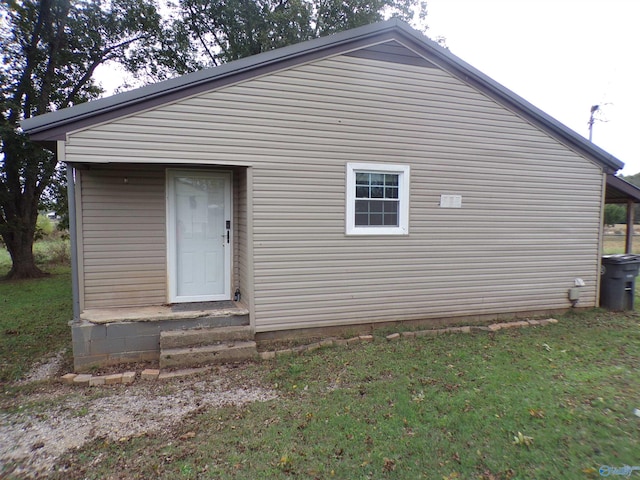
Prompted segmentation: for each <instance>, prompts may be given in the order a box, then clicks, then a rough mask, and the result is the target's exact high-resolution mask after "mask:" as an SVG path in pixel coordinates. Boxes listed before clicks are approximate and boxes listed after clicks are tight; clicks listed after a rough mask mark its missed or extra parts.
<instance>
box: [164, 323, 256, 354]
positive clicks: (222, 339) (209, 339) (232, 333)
mask: <svg viewBox="0 0 640 480" xmlns="http://www.w3.org/2000/svg"><path fill="white" fill-rule="evenodd" d="M253 338H254V334H253V330H252V329H251V327H250V326H239V327H213V328H192V329H189V330H167V331H164V332H160V351H161V352H162V351H163V350H166V349H170V348H189V347H202V346H205V345H217V344H220V343H226V342H246V341H251V340H253Z"/></svg>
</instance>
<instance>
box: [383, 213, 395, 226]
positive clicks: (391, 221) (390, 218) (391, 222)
mask: <svg viewBox="0 0 640 480" xmlns="http://www.w3.org/2000/svg"><path fill="white" fill-rule="evenodd" d="M384 225H385V226H388V227H397V226H398V215H396V214H395V213H385V214H384Z"/></svg>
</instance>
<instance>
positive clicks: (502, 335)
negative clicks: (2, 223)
mask: <svg viewBox="0 0 640 480" xmlns="http://www.w3.org/2000/svg"><path fill="white" fill-rule="evenodd" d="M0 268H1V267H0ZM0 273H1V272H0ZM69 277H70V276H69V271H68V267H62V268H58V269H57V270H54V274H53V275H51V276H50V277H48V278H44V279H41V280H35V281H25V282H0V333H1V335H0V375H1V376H0V379H1V381H2V382H7V381H9V380H12V379H15V378H18V377H20V376H21V375H22V374H24V372H25V371H26V369H28V368H29V366H30V365H31V364H32V362H33V361H35V360H37V359H38V358H42V357H43V356H44V355H46V354H48V353H51V352H55V351H57V350H59V349H60V348H62V347H65V346H69V344H70V335H69V328H68V325H67V322H68V320H69V319H70V318H71V293H70V278H69ZM559 318H560V323H558V324H557V325H549V326H545V327H529V328H523V329H517V330H506V331H499V332H496V333H491V334H489V333H477V334H452V335H443V336H438V337H422V338H415V339H403V340H400V341H397V342H388V341H386V340H385V338H384V336H383V335H382V334H377V335H376V339H375V342H374V343H370V344H355V345H350V346H349V347H346V348H341V347H330V348H326V349H322V350H319V351H316V352H313V353H307V354H304V355H295V356H290V357H279V358H278V359H276V360H275V361H273V362H263V363H257V364H254V365H248V366H246V367H243V368H240V369H238V376H239V377H240V381H242V378H247V379H249V378H250V379H252V380H255V379H259V381H260V382H261V383H262V384H263V385H264V386H265V387H268V388H272V389H275V390H276V391H277V392H278V398H277V399H275V400H272V401H269V402H265V403H254V404H250V405H247V406H245V407H227V408H208V409H203V410H201V411H199V412H198V413H197V414H195V415H192V416H190V417H188V418H186V419H184V420H183V421H181V422H180V423H179V424H178V425H177V426H176V427H175V428H173V429H172V430H170V431H162V432H161V433H157V434H147V435H145V436H142V437H137V438H128V439H125V440H123V441H118V442H111V441H106V440H104V439H99V440H96V441H94V442H92V443H90V444H88V445H86V446H84V447H82V448H81V449H79V450H75V451H73V452H71V453H68V454H67V455H66V456H65V457H64V458H62V459H61V460H60V462H59V465H60V466H65V471H64V472H60V473H56V474H54V475H53V478H60V479H62V478H64V479H81V478H82V479H84V478H89V479H103V478H104V479H108V478H166V479H174V478H185V479H191V478H193V479H195V478H216V479H218V478H222V479H226V478H236V479H262V478H264V479H267V478H269V479H270V478H276V479H277V478H282V479H284V478H322V479H324V478H340V479H359V478H362V479H369V478H376V479H378V478H397V479H416V478H426V479H485V480H488V479H542V478H544V479H547V478H549V479H550V478H554V479H555V478H600V476H599V473H598V469H599V468H600V466H601V465H610V466H613V467H621V466H623V465H631V466H635V465H640V453H639V452H640V436H639V435H638V431H639V430H638V429H639V428H640V418H638V417H636V416H635V415H634V413H633V412H634V409H635V408H640V370H639V367H638V366H639V365H640V315H638V314H636V313H635V312H630V313H627V314H612V313H608V312H602V311H599V310H594V311H590V312H582V313H575V312H572V313H569V314H567V315H565V316H562V317H559ZM244 376H246V377H244ZM252 383H255V382H252ZM12 388H14V387H12V386H9V385H8V384H7V385H5V387H4V391H5V393H6V392H8V391H9V390H10V389H12ZM43 388H46V387H43ZM127 388H131V389H135V388H136V385H133V386H131V387H127ZM134 391H135V390H134ZM101 392H102V395H108V390H104V391H102V390H101ZM88 394H90V392H88ZM141 414H143V413H141ZM519 433H521V434H522V435H521V436H519Z"/></svg>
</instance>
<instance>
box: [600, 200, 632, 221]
mask: <svg viewBox="0 0 640 480" xmlns="http://www.w3.org/2000/svg"><path fill="white" fill-rule="evenodd" d="M626 222H627V208H626V207H624V206H622V205H617V204H615V203H610V204H608V205H605V207H604V224H605V225H616V224H618V223H626Z"/></svg>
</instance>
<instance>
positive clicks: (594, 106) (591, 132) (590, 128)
mask: <svg viewBox="0 0 640 480" xmlns="http://www.w3.org/2000/svg"><path fill="white" fill-rule="evenodd" d="M598 110H600V105H593V106H592V107H591V115H590V116H589V141H590V142H591V141H593V140H592V138H593V122H595V119H594V117H593V116H594V114H595V113H596V112H597V111H598Z"/></svg>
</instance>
